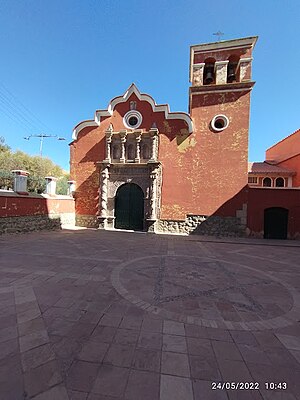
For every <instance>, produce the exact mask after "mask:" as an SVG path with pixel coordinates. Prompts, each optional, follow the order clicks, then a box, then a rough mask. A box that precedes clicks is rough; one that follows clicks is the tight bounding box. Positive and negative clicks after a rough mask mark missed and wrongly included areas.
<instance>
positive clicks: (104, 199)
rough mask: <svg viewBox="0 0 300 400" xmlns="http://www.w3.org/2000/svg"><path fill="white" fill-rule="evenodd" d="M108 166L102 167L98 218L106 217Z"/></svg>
mask: <svg viewBox="0 0 300 400" xmlns="http://www.w3.org/2000/svg"><path fill="white" fill-rule="evenodd" d="M108 178H109V173H108V165H105V164H104V165H103V169H102V171H101V200H100V218H104V219H106V217H107V193H108Z"/></svg>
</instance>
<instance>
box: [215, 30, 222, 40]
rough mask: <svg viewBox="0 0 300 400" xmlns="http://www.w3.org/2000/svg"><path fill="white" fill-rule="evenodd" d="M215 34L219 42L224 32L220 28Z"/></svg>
mask: <svg viewBox="0 0 300 400" xmlns="http://www.w3.org/2000/svg"><path fill="white" fill-rule="evenodd" d="M213 35H215V36H218V42H219V41H220V40H221V37H222V36H223V35H224V33H223V32H221V31H220V30H219V31H218V32H215V33H213Z"/></svg>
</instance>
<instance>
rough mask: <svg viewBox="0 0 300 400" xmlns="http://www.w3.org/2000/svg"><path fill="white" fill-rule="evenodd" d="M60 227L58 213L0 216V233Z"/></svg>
mask: <svg viewBox="0 0 300 400" xmlns="http://www.w3.org/2000/svg"><path fill="white" fill-rule="evenodd" d="M54 229H61V218H60V215H51V216H48V215H26V216H19V217H4V218H0V234H3V233H20V232H32V231H39V230H54Z"/></svg>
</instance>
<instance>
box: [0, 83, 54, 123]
mask: <svg viewBox="0 0 300 400" xmlns="http://www.w3.org/2000/svg"><path fill="white" fill-rule="evenodd" d="M0 86H2V88H3V89H4V91H5V92H6V94H5V93H3V90H2V95H4V96H5V97H6V98H7V100H8V101H9V102H10V103H11V104H13V106H14V107H16V108H18V109H19V111H20V112H21V113H22V114H24V111H22V108H23V110H25V112H26V113H27V118H29V119H31V121H32V122H33V123H34V124H35V125H36V124H37V122H38V124H40V125H41V126H42V127H43V129H45V128H46V129H47V130H50V128H49V126H47V124H45V123H44V122H43V121H41V120H40V119H39V118H38V117H37V116H36V115H35V114H34V113H33V112H32V111H31V110H29V108H28V107H26V106H25V105H24V104H23V103H22V101H21V100H20V99H18V98H17V96H16V95H15V94H13V93H12V92H11V91H10V90H8V89H7V87H6V86H5V85H4V84H3V83H0ZM0 92H1V87H0ZM8 96H10V97H11V98H9V97H8ZM17 103H18V104H19V105H20V106H21V107H20V106H18V105H17Z"/></svg>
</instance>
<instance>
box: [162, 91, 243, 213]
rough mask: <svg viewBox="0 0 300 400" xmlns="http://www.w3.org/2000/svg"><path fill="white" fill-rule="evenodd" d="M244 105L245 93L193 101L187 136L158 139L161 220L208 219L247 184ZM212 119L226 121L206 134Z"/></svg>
mask: <svg viewBox="0 0 300 400" xmlns="http://www.w3.org/2000/svg"><path fill="white" fill-rule="evenodd" d="M249 103H250V94H249V92H248V93H247V92H238V93H232V92H229V93H225V94H224V93H222V94H204V95H194V96H193V101H192V104H191V116H192V119H193V123H194V128H195V131H194V132H193V134H192V135H190V136H189V137H188V138H186V139H185V141H183V142H182V143H181V144H179V142H180V140H178V139H177V141H176V140H173V141H172V142H168V141H167V140H166V138H161V146H160V160H161V161H162V163H163V191H162V218H163V219H174V218H175V216H176V217H177V219H178V218H184V217H185V215H186V214H204V215H210V214H213V213H214V212H215V211H216V210H217V209H218V208H219V207H220V206H221V205H222V204H224V203H225V202H226V201H227V200H229V199H230V198H231V197H233V196H234V195H235V194H236V193H237V192H239V191H240V190H241V189H242V188H243V187H244V186H245V185H246V184H247V179H248V177H247V168H248V167H247V162H248V124H249ZM216 114H225V115H226V116H228V118H229V121H230V122H229V126H228V128H227V129H225V130H224V131H222V132H220V133H217V132H214V131H212V130H211V129H210V122H211V120H212V118H213V117H214V116H215V115H216Z"/></svg>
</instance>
